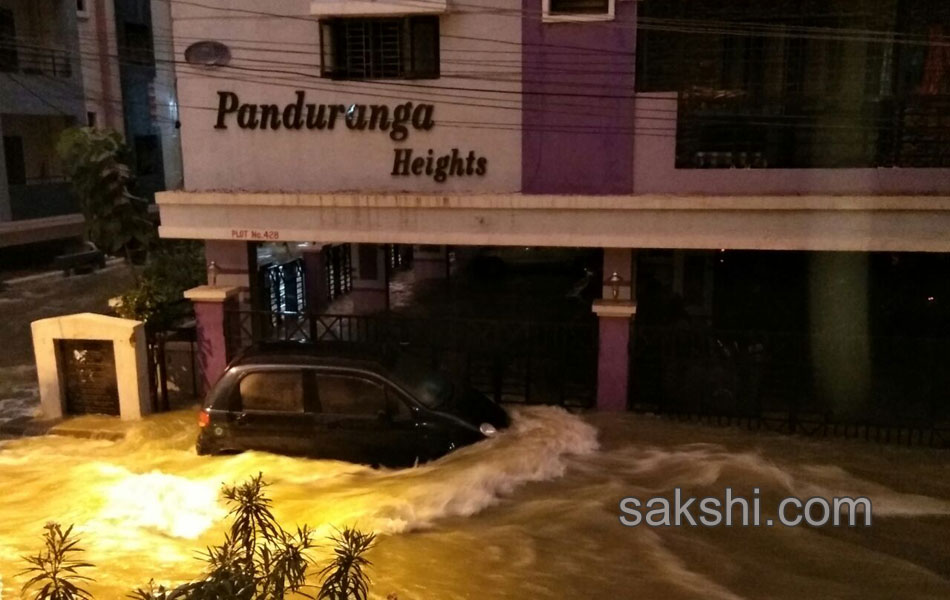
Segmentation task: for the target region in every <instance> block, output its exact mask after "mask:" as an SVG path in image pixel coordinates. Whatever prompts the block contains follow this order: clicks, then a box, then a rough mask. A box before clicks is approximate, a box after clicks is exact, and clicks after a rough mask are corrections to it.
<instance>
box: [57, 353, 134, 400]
mask: <svg viewBox="0 0 950 600" xmlns="http://www.w3.org/2000/svg"><path fill="white" fill-rule="evenodd" d="M59 352H60V357H61V360H62V367H63V383H64V385H63V388H64V393H65V397H66V411H65V412H66V413H67V414H71V415H83V414H103V415H118V414H119V387H118V382H117V379H116V371H115V349H114V348H113V345H112V342H111V341H101V340H60V341H59Z"/></svg>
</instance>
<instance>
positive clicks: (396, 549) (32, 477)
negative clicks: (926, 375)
mask: <svg viewBox="0 0 950 600" xmlns="http://www.w3.org/2000/svg"><path fill="white" fill-rule="evenodd" d="M516 413H517V415H516V419H515V424H514V426H513V428H512V429H511V430H509V431H507V432H505V433H504V434H503V435H501V436H499V437H498V438H496V439H493V440H490V441H487V442H483V443H480V444H477V445H476V446H473V447H469V448H465V449H463V450H460V451H457V452H455V453H453V454H451V455H449V456H447V457H445V458H443V459H441V460H439V461H437V462H435V463H431V464H429V465H425V466H422V467H418V468H415V469H409V470H403V471H385V470H380V471H376V470H372V469H369V468H364V467H360V466H354V465H349V464H344V463H337V462H330V461H314V460H302V459H294V458H287V457H280V456H273V455H267V454H260V453H247V454H243V455H239V456H228V457H199V456H197V455H196V454H195V453H194V449H193V437H194V434H195V427H194V413H192V412H178V413H171V414H166V415H161V416H158V417H157V418H152V419H150V420H149V421H147V422H145V423H142V424H139V425H136V426H135V427H136V428H135V429H133V431H132V433H131V435H130V436H129V437H128V438H127V439H126V440H124V441H121V442H111V441H103V440H83V439H74V438H65V437H45V438H33V439H24V440H15V441H7V442H2V444H0V480H2V481H3V484H4V491H3V494H2V495H0V574H2V581H3V584H4V590H3V592H4V595H3V597H4V598H11V597H13V598H15V597H16V592H17V591H18V590H19V585H20V580H19V579H18V578H17V577H16V573H18V572H19V571H20V570H21V568H22V562H21V561H20V559H19V557H20V556H21V555H23V554H25V553H27V552H33V551H35V550H36V549H38V547H39V545H40V543H41V538H40V535H41V533H42V527H43V524H44V523H45V522H46V521H49V520H56V521H59V522H61V523H64V524H66V523H75V524H76V530H77V532H78V533H79V534H80V535H81V536H82V538H83V544H82V545H83V546H84V547H85V548H86V549H87V552H86V557H85V558H86V559H88V560H89V561H90V562H93V563H95V564H96V565H97V566H96V568H95V571H94V573H91V575H92V576H93V577H94V578H95V579H96V580H97V581H96V582H95V583H94V584H92V585H90V589H91V590H92V591H93V592H94V593H95V594H96V595H97V597H98V598H100V599H101V598H120V597H123V596H124V595H125V593H127V591H129V590H130V589H132V588H133V587H135V586H138V585H142V584H144V583H145V582H147V581H148V580H149V578H155V579H156V580H157V581H162V582H174V581H180V580H185V579H189V578H192V577H194V576H196V575H198V574H199V572H200V570H201V564H200V563H199V562H198V561H196V560H195V558H194V557H195V556H196V554H197V553H198V551H199V550H201V549H203V548H204V547H205V546H206V545H208V544H213V543H217V542H219V541H220V540H221V539H222V532H223V529H224V525H225V520H224V515H225V509H224V504H223V502H222V501H221V500H220V498H219V497H218V491H219V489H220V486H221V484H222V483H232V482H238V481H241V480H243V479H245V478H247V477H248V476H250V475H253V474H256V473H257V472H259V471H262V472H263V473H264V475H265V479H267V480H269V481H271V482H272V483H273V485H272V487H271V488H270V494H271V496H272V497H273V499H274V506H275V514H276V515H277V517H278V518H279V519H280V520H281V522H282V523H283V524H284V525H285V526H293V525H295V524H303V523H307V524H310V525H312V526H313V527H315V528H317V530H318V532H319V533H321V534H324V533H328V532H330V531H332V527H333V526H340V525H343V524H350V525H356V526H358V527H360V528H362V529H365V530H373V531H376V532H378V533H379V534H381V537H380V540H379V543H378V545H377V547H376V548H375V549H374V550H372V551H371V555H370V558H371V560H373V562H374V568H373V585H372V587H371V590H372V592H373V594H374V597H376V598H384V597H386V595H387V594H390V593H396V594H398V596H399V598H401V599H402V600H406V599H409V598H420V599H423V598H424V599H430V598H432V599H454V598H459V599H462V598H471V599H476V598H478V599H482V598H510V599H515V598H611V597H613V598H638V599H652V598H656V599H677V598H684V599H685V598H703V599H708V598H724V599H726V598H728V599H735V598H789V599H791V598H855V599H857V598H894V597H898V596H899V597H904V598H947V597H950V551H948V549H947V545H946V544H945V540H946V538H947V536H948V535H950V465H948V461H947V459H946V454H945V453H941V452H938V451H927V450H920V449H903V448H895V447H884V446H870V445H865V444H860V443H856V442H846V441H841V440H814V441H813V440H805V439H798V438H787V437H781V436H773V435H766V434H751V433H747V432H743V431H739V430H733V429H712V428H708V427H701V426H693V425H685V424H678V423H672V422H668V421H661V420H657V419H653V418H649V417H643V416H640V417H637V416H634V415H606V414H601V415H593V416H588V417H578V416H574V415H571V414H568V413H566V412H564V411H562V410H560V409H555V408H547V407H531V408H525V409H518V410H516ZM677 486H679V487H681V488H682V489H683V493H684V494H688V495H695V496H708V495H713V496H718V497H722V496H723V493H724V489H725V488H726V487H727V486H731V487H732V488H733V489H734V491H735V492H736V493H737V494H744V495H746V496H750V495H751V489H752V488H753V487H759V488H760V489H761V497H762V505H763V513H764V514H765V515H769V514H774V511H775V506H776V505H777V503H778V500H779V499H780V498H781V497H784V496H788V495H794V496H798V497H800V498H808V497H811V496H815V495H819V496H823V497H827V498H830V497H832V496H845V495H850V496H856V495H867V496H869V497H870V498H871V499H872V501H873V506H874V512H873V516H874V521H873V526H872V527H871V528H863V527H859V528H854V529H849V528H846V527H844V528H837V529H836V528H831V527H826V528H821V529H815V528H808V527H799V528H787V527H782V526H776V527H774V528H766V527H759V528H740V527H730V528H727V527H723V526H720V527H715V528H704V527H664V528H648V527H645V526H639V527H635V528H628V527H623V526H621V525H620V523H619V520H618V517H619V514H620V513H619V511H618V502H619V500H620V499H621V498H623V497H625V496H631V495H632V496H637V497H640V498H646V497H650V496H656V495H662V496H667V497H672V490H673V488H674V487H677Z"/></svg>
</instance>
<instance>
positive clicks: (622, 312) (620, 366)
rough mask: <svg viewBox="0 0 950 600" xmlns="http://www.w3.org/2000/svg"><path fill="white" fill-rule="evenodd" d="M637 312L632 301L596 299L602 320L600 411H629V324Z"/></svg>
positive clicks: (598, 408)
mask: <svg viewBox="0 0 950 600" xmlns="http://www.w3.org/2000/svg"><path fill="white" fill-rule="evenodd" d="M636 312H637V305H636V303H634V302H632V301H629V300H616V301H614V300H595V301H594V313H596V314H597V317H598V320H599V327H598V333H599V335H598V350H597V410H601V411H608V412H619V411H624V410H626V409H627V397H628V396H627V391H628V386H629V384H630V321H631V319H632V318H633V316H634V315H635V314H636Z"/></svg>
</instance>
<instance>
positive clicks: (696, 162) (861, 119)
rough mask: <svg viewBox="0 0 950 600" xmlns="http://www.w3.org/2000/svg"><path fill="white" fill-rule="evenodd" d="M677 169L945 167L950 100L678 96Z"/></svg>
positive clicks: (949, 150)
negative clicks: (847, 103) (839, 101)
mask: <svg viewBox="0 0 950 600" xmlns="http://www.w3.org/2000/svg"><path fill="white" fill-rule="evenodd" d="M676 166H677V168H683V169H688V168H693V169H697V168H698V169H717V168H719V169H723V168H870V167H904V168H911V167H917V168H928V167H929V168H938V167H950V96H913V97H907V98H904V99H900V100H897V99H871V100H867V101H865V102H863V103H857V104H856V105H854V106H842V105H835V104H832V103H829V102H826V101H823V100H820V99H814V98H803V97H783V98H777V99H759V98H753V97H750V96H748V95H747V94H745V93H743V92H740V91H735V92H733V91H726V90H719V91H703V92H699V93H695V92H694V93H683V94H681V95H680V98H679V106H678V118H677V143H676Z"/></svg>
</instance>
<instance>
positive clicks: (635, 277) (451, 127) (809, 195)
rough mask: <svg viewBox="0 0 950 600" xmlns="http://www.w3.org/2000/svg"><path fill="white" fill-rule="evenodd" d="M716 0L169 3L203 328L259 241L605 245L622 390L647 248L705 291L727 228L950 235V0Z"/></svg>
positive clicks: (608, 316)
mask: <svg viewBox="0 0 950 600" xmlns="http://www.w3.org/2000/svg"><path fill="white" fill-rule="evenodd" d="M710 4H711V3H706V2H700V1H698V0H682V1H677V2H635V1H632V0H524V1H523V2H522V3H521V4H519V5H516V6H513V5H511V4H510V3H506V2H501V1H500V0H478V1H477V2H454V1H452V0H448V1H439V0H418V1H416V0H407V1H405V2H403V1H395V0H393V1H391V2H360V1H353V2H349V1H348V2H338V1H333V0H310V1H309V2H308V1H307V0H292V1H288V2H284V3H281V4H280V5H279V6H271V7H268V8H266V9H264V8H262V7H261V6H260V5H259V4H256V3H253V2H250V1H245V0H235V1H229V2H223V1H221V2H216V1H212V2H209V3H207V4H204V5H202V6H197V5H191V4H176V3H172V30H173V38H174V56H175V61H176V62H177V63H179V68H178V72H177V87H178V93H179V98H180V102H181V104H180V115H181V117H180V121H181V139H182V150H183V157H184V160H183V164H184V169H183V174H184V187H183V190H182V191H178V192H166V193H161V194H159V195H158V203H159V206H160V211H161V218H162V226H161V234H162V236H164V237H169V238H190V239H200V240H206V242H207V256H208V260H209V261H214V262H215V266H216V271H220V275H219V274H218V273H217V272H216V274H215V280H214V281H211V282H209V283H211V284H217V285H211V286H210V287H207V288H203V289H200V290H198V291H196V292H195V293H194V294H193V295H192V296H193V299H194V300H195V301H196V306H198V308H199V310H198V316H199V321H202V320H204V324H203V325H202V324H201V323H199V327H200V328H201V327H203V328H204V335H206V336H208V337H209V339H211V338H214V336H216V335H219V334H221V331H222V327H223V326H222V325H221V322H220V319H221V314H222V313H221V310H223V309H221V308H220V302H225V301H227V302H230V301H231V300H230V299H231V298H233V297H234V296H233V295H234V294H235V293H236V292H234V291H233V290H232V289H231V288H242V287H244V288H251V289H253V288H254V287H255V286H256V283H255V281H256V277H257V275H256V273H253V272H252V271H253V270H254V269H255V266H256V262H255V261H254V260H253V259H252V260H249V258H248V257H249V254H250V253H249V251H248V248H249V247H253V246H254V245H255V244H259V243H269V242H277V241H279V242H298V243H315V244H323V245H333V244H360V248H361V249H360V256H361V255H362V253H363V250H362V248H363V247H366V246H368V245H371V244H374V245H380V246H379V247H382V245H387V244H409V245H427V246H429V247H432V246H436V247H439V246H446V245H451V246H453V247H455V248H464V247H474V246H545V247H565V248H594V249H601V250H602V256H603V264H602V269H601V271H602V273H603V274H604V277H605V283H604V286H603V294H602V296H603V297H602V299H601V300H598V301H595V302H594V304H593V306H592V310H593V311H594V312H595V313H596V315H597V318H598V319H599V327H598V335H597V339H598V342H597V343H598V345H599V351H598V372H597V405H598V407H600V408H602V409H605V410H616V409H622V408H624V407H626V406H627V405H628V400H629V390H630V388H631V385H632V383H631V381H632V379H631V360H630V356H629V348H630V331H631V327H630V323H631V321H632V320H634V319H635V318H636V314H637V299H638V297H640V293H638V290H637V289H636V287H637V282H638V281H642V280H643V273H638V271H644V270H648V271H649V270H653V271H655V272H656V273H661V272H667V273H668V276H666V279H668V280H669V285H671V286H672V287H673V288H674V290H677V291H678V292H679V293H680V294H681V295H688V296H689V297H690V303H691V304H692V305H693V308H694V310H695V311H697V312H699V313H702V312H703V311H707V312H708V311H709V310H711V308H710V307H711V306H712V304H713V300H712V298H711V291H710V287H709V285H710V284H708V283H699V284H698V285H697V284H696V283H695V282H696V279H697V278H699V279H700V280H702V279H703V278H708V277H707V276H708V274H709V273H710V272H711V269H712V268H713V265H714V264H715V263H716V261H717V260H720V258H719V257H718V254H717V253H724V252H732V251H750V250H751V251H783V252H814V253H821V252H849V253H873V252H926V253H945V252H947V251H948V250H950V236H948V235H947V232H948V231H950V162H948V159H947V154H946V150H945V147H946V143H945V141H946V135H947V131H948V129H947V123H946V114H948V113H947V111H946V110H945V109H944V107H945V106H946V104H945V103H946V101H947V99H948V98H950V96H947V93H948V85H950V79H948V77H950V75H948V68H950V63H948V59H947V54H946V50H945V42H946V37H945V32H946V26H947V24H948V23H950V18H948V15H947V14H946V9H945V8H943V7H942V6H941V5H940V4H939V3H936V2H934V3H930V4H932V6H930V7H929V8H930V9H932V10H929V11H928V10H923V9H920V6H919V5H920V3H911V2H903V1H900V0H838V1H836V2H832V3H831V4H830V5H829V3H827V2H825V3H821V5H820V6H818V5H817V3H810V2H792V1H789V2H783V3H779V4H781V6H778V5H776V6H772V3H768V7H764V8H761V9H757V10H759V13H760V14H759V13H756V11H752V12H748V11H747V9H748V3H739V2H725V3H715V6H716V8H710V7H709V5H710ZM812 4H814V6H813V5H812ZM743 7H745V8H743ZM744 11H745V12H744ZM737 15H739V16H737ZM816 15H817V16H816ZM842 15H846V16H842ZM740 17H741V18H740ZM855 31H859V32H861V34H860V35H859V34H857V33H854V32H855ZM868 31H871V32H872V33H868ZM874 32H878V33H874ZM369 247H372V246H369ZM367 252H369V251H367ZM360 256H358V257H357V260H356V261H354V262H355V263H359V262H361V261H362V258H361V257H360ZM371 262H373V261H372V260H371V259H367V261H366V262H365V264H366V265H369V264H370V263H371ZM367 268H368V267H367ZM359 270H360V267H359V265H356V266H355V267H354V273H355V280H354V283H353V286H354V288H358V287H359V285H358V283H359V280H360V279H372V278H364V277H360V276H359ZM376 272H377V270H374V273H376ZM218 276H220V277H221V280H220V281H219V280H218V279H217V277H218ZM374 277H377V276H376V275H374ZM251 295H252V296H253V294H251ZM251 302H252V304H253V303H254V299H253V298H251ZM207 347H208V348H212V349H211V350H209V352H212V353H213V352H215V350H213V348H214V344H209V345H207ZM225 359H226V356H224V355H218V356H212V357H209V358H208V359H207V361H206V365H205V366H206V371H207V372H206V376H207V377H209V378H210V379H213V377H214V376H215V374H216V372H215V370H216V369H220V368H221V366H222V365H223V362H224V360H225Z"/></svg>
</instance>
